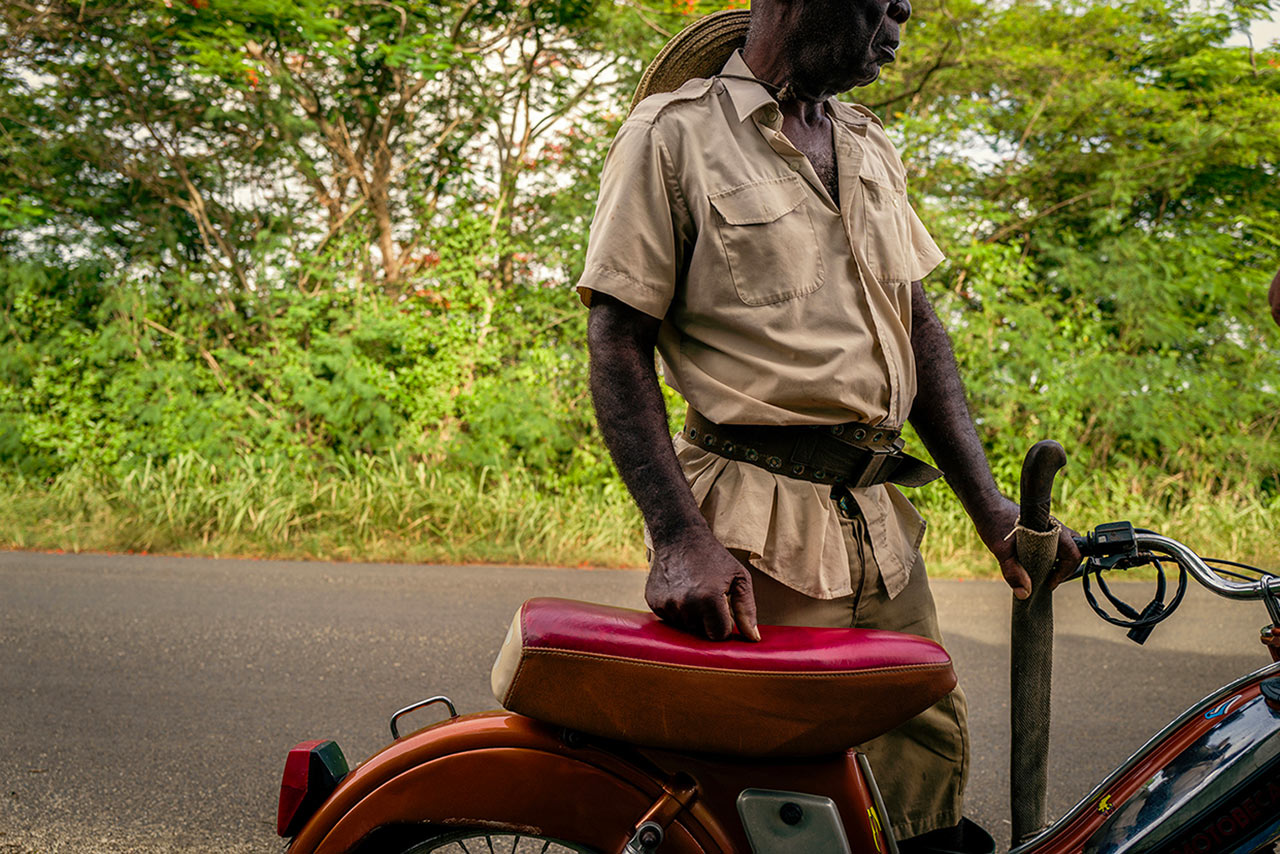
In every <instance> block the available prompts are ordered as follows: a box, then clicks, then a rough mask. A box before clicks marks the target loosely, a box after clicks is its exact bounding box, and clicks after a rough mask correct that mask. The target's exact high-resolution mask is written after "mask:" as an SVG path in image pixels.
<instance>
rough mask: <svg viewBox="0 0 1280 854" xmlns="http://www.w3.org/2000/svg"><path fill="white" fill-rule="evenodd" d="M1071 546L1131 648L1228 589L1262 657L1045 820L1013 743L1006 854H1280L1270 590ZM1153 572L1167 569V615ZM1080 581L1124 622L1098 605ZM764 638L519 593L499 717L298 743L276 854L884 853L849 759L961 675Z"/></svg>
mask: <svg viewBox="0 0 1280 854" xmlns="http://www.w3.org/2000/svg"><path fill="white" fill-rule="evenodd" d="M1047 445H1054V447H1055V448H1056V451H1055V452H1053V453H1056V454H1057V455H1061V448H1058V447H1056V444H1055V443H1041V444H1040V445H1038V446H1037V447H1036V448H1033V449H1032V452H1031V453H1030V454H1028V458H1027V462H1026V464H1025V466H1024V471H1023V484H1022V487H1023V518H1024V520H1029V519H1031V518H1032V517H1035V519H1036V520H1037V521H1036V522H1035V523H1033V524H1034V525H1035V527H1034V530H1044V529H1045V527H1046V526H1047V525H1048V524H1049V523H1050V522H1051V519H1050V517H1049V513H1048V496H1049V494H1050V491H1051V489H1052V482H1053V476H1054V472H1055V471H1056V469H1057V467H1058V466H1059V465H1060V464H1061V463H1056V464H1054V463H1049V462H1046V457H1045V454H1046V453H1048V452H1049V451H1051V450H1052V449H1047V448H1046V447H1042V446H1047ZM1052 455H1053V454H1052V453H1051V454H1050V456H1052ZM1062 462H1065V456H1063V457H1062ZM1077 545H1078V546H1079V547H1080V549H1081V553H1082V554H1083V555H1084V557H1085V558H1086V559H1087V561H1086V563H1085V564H1084V565H1083V567H1082V568H1081V569H1079V570H1077V572H1076V574H1075V576H1073V577H1074V578H1079V579H1081V580H1082V583H1083V586H1084V587H1085V592H1086V597H1087V598H1088V599H1089V601H1090V604H1091V605H1093V607H1094V609H1095V610H1096V611H1098V612H1099V613H1100V615H1102V616H1103V618H1104V619H1107V620H1108V621H1110V622H1113V623H1116V624H1117V625H1122V626H1125V627H1128V629H1129V633H1130V637H1131V638H1132V639H1134V640H1136V641H1137V642H1139V643H1141V642H1142V641H1144V640H1145V639H1146V636H1147V635H1149V634H1150V631H1151V629H1152V628H1154V626H1155V625H1156V624H1157V623H1158V622H1160V621H1162V620H1164V619H1166V618H1167V617H1168V616H1169V615H1170V614H1172V613H1173V611H1174V610H1175V609H1176V608H1177V606H1178V604H1179V603H1180V602H1181V600H1182V595H1183V594H1184V593H1185V590H1186V587H1187V581H1188V577H1190V578H1193V579H1194V580H1196V581H1197V582H1199V583H1200V584H1201V585H1203V586H1204V587H1206V588H1208V589H1209V590H1211V591H1212V592H1214V593H1216V594H1218V595H1220V596H1224V597H1227V598H1230V599H1248V600H1257V599H1261V600H1263V602H1264V603H1265V605H1266V608H1267V612H1268V616H1269V618H1270V619H1269V623H1268V625H1267V626H1265V627H1264V628H1263V629H1262V642H1263V644H1264V645H1265V646H1266V647H1267V649H1268V650H1269V651H1270V653H1271V657H1272V663H1271V664H1269V665H1267V666H1265V667H1262V668H1261V669H1259V670H1257V671H1255V672H1253V673H1249V674H1247V675H1244V676H1241V677H1240V678H1238V679H1235V680H1234V681H1231V682H1230V683H1228V684H1226V685H1224V686H1223V687H1222V688H1220V689H1218V690H1217V691H1214V692H1213V693H1212V694H1210V695H1209V696H1207V697H1205V698H1204V699H1203V700H1202V701H1200V702H1199V703H1197V704H1195V705H1194V706H1192V707H1191V708H1189V709H1187V710H1186V711H1185V712H1184V713H1183V714H1181V715H1179V716H1178V717H1177V718H1176V719H1174V720H1173V721H1172V722H1171V723H1169V725H1168V726H1166V727H1165V728H1164V729H1162V730H1161V731H1160V732H1159V733H1157V734H1156V735H1155V736H1154V737H1152V738H1151V739H1150V741H1148V742H1147V743H1146V744H1145V745H1144V746H1143V747H1141V748H1140V749H1139V750H1138V751H1137V752H1136V753H1134V754H1133V755H1132V756H1131V757H1129V759H1127V760H1126V761H1125V762H1124V763H1123V764H1121V765H1120V766H1119V767H1118V768H1117V769H1116V770H1115V771H1114V772H1113V773H1112V774H1110V775H1109V776H1108V777H1107V778H1106V779H1105V780H1103V781H1102V782H1101V783H1099V784H1098V785H1097V786H1096V787H1095V788H1094V789H1093V790H1092V791H1091V792H1090V794H1089V795H1088V796H1086V797H1085V798H1084V799H1082V800H1081V801H1080V802H1079V803H1078V804H1076V805H1075V806H1074V807H1073V808H1072V809H1070V810H1069V811H1068V812H1067V813H1066V814H1064V815H1063V816H1062V817H1060V818H1058V819H1057V820H1056V821H1053V822H1052V823H1047V821H1046V820H1044V814H1043V788H1044V787H1043V784H1042V781H1043V773H1044V772H1043V766H1042V764H1041V767H1040V768H1039V769H1038V770H1036V773H1038V774H1039V775H1041V784H1040V785H1039V786H1037V785H1036V784H1035V781H1034V779H1033V780H1032V781H1031V783H1030V784H1029V785H1026V786H1024V787H1023V793H1021V794H1020V793H1019V791H1018V790H1017V784H1018V780H1019V779H1020V778H1021V777H1025V776H1026V768H1027V765H1028V763H1027V759H1026V755H1027V753H1028V747H1027V746H1026V745H1022V746H1021V747H1020V746H1019V745H1018V744H1016V743H1015V745H1014V748H1015V749H1014V751H1013V753H1014V757H1013V760H1014V782H1015V792H1014V795H1013V798H1014V803H1013V805H1012V806H1013V812H1014V817H1015V822H1014V825H1015V838H1014V843H1015V844H1014V847H1013V848H1012V850H1011V852H1010V854H1074V852H1088V854H1139V852H1159V854H1219V852H1242V854H1253V852H1263V851H1272V850H1273V846H1274V845H1275V843H1276V842H1277V841H1280V578H1277V577H1275V576H1273V575H1270V574H1268V573H1263V572H1261V571H1259V570H1255V569H1254V568H1252V567H1243V568H1244V569H1248V570H1252V571H1253V574H1252V575H1246V574H1244V573H1242V572H1240V571H1239V570H1240V569H1241V568H1242V565H1240V564H1231V565H1230V566H1231V567H1232V568H1227V566H1226V565H1225V564H1226V563H1227V562H1223V561H1206V560H1205V559H1203V558H1201V557H1200V556H1199V555H1197V554H1196V553H1195V552H1194V551H1192V550H1191V549H1190V548H1188V547H1187V546H1185V545H1183V544H1182V543H1179V542H1177V541H1176V540H1173V539H1171V538H1169V537H1165V536H1162V535H1159V534H1157V533H1154V532H1152V531H1147V530H1142V529H1135V528H1134V527H1133V526H1132V525H1130V524H1129V523H1127V522H1120V523H1111V524H1106V525H1099V526H1097V527H1096V528H1095V529H1094V530H1093V531H1091V532H1089V533H1088V534H1087V535H1086V536H1084V537H1080V538H1078V539H1077ZM1020 554H1021V552H1020ZM1162 560H1164V561H1172V562H1173V563H1174V564H1176V565H1177V567H1178V568H1179V573H1180V574H1179V583H1178V587H1177V591H1176V593H1175V595H1174V598H1173V599H1172V600H1171V601H1170V602H1168V603H1167V604H1166V603H1165V602H1164V597H1165V596H1166V595H1167V589H1168V586H1167V584H1166V582H1165V575H1164V572H1163V566H1162V564H1161V561H1162ZM1147 565H1154V566H1155V567H1156V568H1157V570H1158V572H1159V576H1158V577H1159V581H1158V585H1157V595H1156V598H1155V599H1153V600H1152V603H1151V604H1150V605H1148V606H1147V607H1146V608H1144V609H1142V610H1141V611H1138V610H1137V609H1134V608H1132V607H1130V606H1129V605H1127V604H1126V603H1124V602H1122V601H1120V600H1119V599H1118V598H1117V597H1116V596H1115V595H1114V594H1113V593H1112V592H1111V590H1110V588H1108V587H1107V586H1106V583H1105V580H1104V573H1105V572H1110V571H1116V570H1123V569H1128V568H1132V567H1137V566H1147ZM1254 575H1257V576H1259V577H1254ZM1091 579H1092V580H1091ZM1095 584H1096V586H1097V587H1098V589H1099V590H1100V591H1101V592H1102V594H1103V596H1104V597H1105V598H1106V599H1107V601H1109V602H1111V603H1112V605H1113V606H1114V607H1115V608H1117V609H1118V610H1119V611H1120V612H1121V614H1122V615H1123V616H1122V617H1113V616H1111V615H1110V614H1108V613H1107V612H1106V611H1105V610H1104V609H1103V608H1102V607H1101V606H1100V605H1098V602H1097V597H1096V595H1095V594H1094V592H1093V586H1094V585H1095ZM1017 608H1018V605H1015V617H1014V627H1015V630H1016V629H1017V626H1018V622H1017V621H1018V616H1017ZM1042 622H1043V620H1042ZM1050 625H1051V621H1050ZM761 633H762V636H763V637H762V640H761V641H760V642H759V643H754V644H748V643H734V642H728V643H713V642H710V641H706V640H702V639H700V638H696V637H693V636H691V635H687V634H684V633H681V632H679V631H676V630H675V629H673V628H671V627H669V626H666V625H665V624H663V623H661V622H660V621H659V620H658V619H657V618H656V617H654V616H652V615H650V614H646V613H641V612H637V611H629V610H626V609H620V608H613V607H608V606H603V605H592V604H588V603H582V602H573V601H569V600H560V599H533V600H530V601H528V602H526V603H525V604H524V605H523V606H522V607H521V609H520V610H519V612H518V613H517V614H516V617H515V619H514V621H513V623H512V627H511V630H510V631H509V632H508V635H507V639H506V641H505V642H504V644H503V647H502V650H501V651H500V652H499V655H498V659H497V661H496V662H495V664H494V669H493V678H492V681H493V688H494V693H495V695H496V696H497V697H498V698H499V700H500V702H501V703H502V705H503V706H504V710H503V711H493V712H483V713H479V714H469V715H459V714H458V712H457V710H456V709H455V707H454V705H453V703H452V702H451V701H450V700H449V699H448V698H447V697H444V696H436V697H431V698H429V699H426V700H422V701H421V702H418V703H414V704H412V705H410V706H407V707H405V708H402V709H400V710H398V711H396V712H395V713H394V714H393V715H392V717H391V722H390V730H391V736H392V743H391V744H389V745H388V746H387V747H385V748H383V749H382V750H380V751H379V752H378V753H376V754H375V755H374V756H372V757H370V758H369V759H368V760H366V761H365V762H363V763H361V764H360V765H359V766H358V767H356V768H354V769H349V768H348V764H347V761H346V759H345V757H344V756H343V754H342V751H341V748H340V747H339V746H338V745H337V744H336V742H334V741H332V740H316V741H306V742H302V743H300V744H298V745H297V746H295V747H294V748H293V749H292V750H290V751H289V754H288V756H287V759H286V762H285V769H284V774H283V778H282V782H281V787H280V797H279V804H278V824H277V830H278V832H279V834H280V835H281V836H283V837H285V838H287V839H291V840H292V841H291V843H290V844H289V846H288V851H289V854H331V852H332V853H333V854H336V852H348V854H427V852H451V854H476V853H477V852H481V851H483V852H490V854H492V852H499V853H500V854H524V852H537V854H569V852H577V853H578V854H655V852H662V854H694V852H700V853H701V854H711V852H721V853H722V854H728V853H729V852H743V854H746V852H753V854H783V852H822V854H826V852H830V854H853V852H857V854H898V845H897V841H896V840H895V838H894V836H893V832H892V830H891V828H890V827H889V825H888V822H887V820H886V811H885V805H884V803H883V800H882V798H881V796H880V792H879V789H878V788H877V786H876V782H875V776H874V773H873V769H872V768H871V765H870V763H869V762H868V761H867V758H866V757H865V756H864V755H862V754H861V753H858V752H857V751H856V750H851V749H849V745H854V744H859V743H861V742H864V741H866V740H868V739H870V738H873V737H875V736H877V735H880V734H882V733H884V732H887V731H888V730H890V729H892V728H893V727H895V726H897V725H898V724H900V723H902V722H905V721H906V720H908V719H910V718H911V717H913V716H914V715H916V714H918V713H919V712H921V711H923V710H924V709H926V708H928V707H929V706H930V705H932V704H933V703H934V702H936V701H937V700H939V699H941V698H942V697H943V696H945V695H946V694H947V693H948V692H949V691H950V690H951V689H952V688H953V687H954V685H955V681H956V679H955V674H954V671H953V670H952V667H951V661H950V658H949V657H948V656H947V654H946V652H945V651H944V650H943V649H942V648H941V647H939V646H938V645H936V644H934V643H932V642H930V641H928V640H925V639H923V638H919V637H915V636H911V635H902V634H897V633H894V632H884V631H874V630H863V629H817V628H801V627H761ZM1024 670H1025V668H1024ZM1018 671H1019V666H1018V663H1017V662H1016V661H1015V662H1014V683H1015V696H1014V703H1013V705H1014V709H1013V714H1014V730H1015V732H1014V737H1015V740H1016V739H1017V738H1018V737H1019V735H1018V729H1019V725H1018V721H1019V717H1018V715H1019V708H1018V704H1019V703H1020V702H1025V701H1020V700H1019V697H1018V693H1017V690H1016V689H1017V685H1018V681H1019V678H1023V677H1019V673H1018ZM1024 676H1025V674H1024ZM1045 687H1047V686H1045ZM1042 696H1044V697H1046V698H1047V693H1044V694H1042ZM430 707H441V708H443V709H445V710H447V712H448V718H447V719H445V720H443V721H441V722H438V723H435V724H433V725H430V726H426V727H424V728H422V729H419V730H417V731H415V732H412V733H408V734H403V733H401V731H400V725H401V722H402V721H403V720H404V718H405V717H406V716H407V715H410V714H413V713H415V712H419V711H421V710H423V709H427V708H430ZM1023 720H1024V721H1025V720H1026V718H1025V715H1024V717H1023ZM1024 728H1025V724H1024ZM1042 743H1043V742H1041V743H1039V744H1042ZM1032 747H1033V749H1032V752H1035V749H1040V752H1041V753H1043V750H1042V749H1041V748H1039V746H1038V745H1037V744H1035V743H1033V745H1032ZM1020 756H1021V757H1022V758H1021V759H1020V758H1019V757H1020ZM1037 758H1039V759H1041V760H1042V759H1043V757H1042V756H1040V757H1033V760H1035V759H1037ZM1019 762H1021V763H1022V765H1019ZM1030 764H1031V765H1032V766H1034V765H1035V764H1036V763H1035V761H1032V762H1031V763H1030ZM1032 776H1033V777H1034V776H1035V775H1034V774H1033V775H1032ZM1036 799H1039V800H1040V804H1039V805H1037V804H1035V803H1034V801H1035V800H1036ZM1029 803H1030V805H1031V808H1030V809H1028V804H1029ZM1020 813H1021V815H1022V827H1021V828H1019V821H1018V818H1019V814H1020ZM1028 822H1030V825H1028Z"/></svg>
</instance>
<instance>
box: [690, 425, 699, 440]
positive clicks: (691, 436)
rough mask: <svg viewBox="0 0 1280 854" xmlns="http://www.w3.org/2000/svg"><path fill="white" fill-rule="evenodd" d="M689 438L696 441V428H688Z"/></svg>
mask: <svg viewBox="0 0 1280 854" xmlns="http://www.w3.org/2000/svg"><path fill="white" fill-rule="evenodd" d="M689 438H690V439H697V438H698V428H697V427H690V428H689Z"/></svg>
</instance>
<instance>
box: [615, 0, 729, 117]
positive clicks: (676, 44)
mask: <svg viewBox="0 0 1280 854" xmlns="http://www.w3.org/2000/svg"><path fill="white" fill-rule="evenodd" d="M750 23H751V12H750V11H749V10H747V9H725V10H723V11H720V12H712V13H711V14H710V15H707V16H706V17H705V18H699V19H698V20H696V21H694V22H693V23H692V24H690V25H689V26H687V27H685V28H684V29H683V30H681V31H680V32H678V33H676V36H675V38H673V39H672V40H671V41H669V42H667V45H666V47H664V48H663V49H662V50H661V51H659V53H658V57H657V58H656V59H655V60H654V61H653V62H652V63H651V64H650V65H649V67H648V68H647V69H645V72H644V77H642V78H640V85H639V86H638V87H637V88H636V94H635V97H633V98H632V99H631V109H633V110H634V109H635V107H636V104H639V103H640V102H641V101H643V100H644V99H645V98H647V97H648V96H650V95H656V94H657V93H659V92H674V91H675V90H676V89H679V88H680V87H681V86H683V85H684V84H685V82H686V81H688V80H692V79H693V78H695V77H712V76H714V75H716V74H719V73H720V70H721V69H722V68H724V64H725V63H726V62H727V61H728V60H729V57H730V56H731V55H732V54H733V52H734V51H735V50H737V49H738V48H740V47H742V46H743V45H744V44H746V43H747V27H748V26H749V25H750Z"/></svg>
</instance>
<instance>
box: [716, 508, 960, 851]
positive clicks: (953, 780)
mask: <svg viewBox="0 0 1280 854" xmlns="http://www.w3.org/2000/svg"><path fill="white" fill-rule="evenodd" d="M850 506H852V502H842V510H841V527H842V529H843V532H844V535H845V537H846V545H848V547H849V548H848V550H849V573H850V576H851V578H852V581H853V591H854V592H853V594H852V595H850V596H845V597H842V598H839V599H813V598H810V597H808V596H805V595H804V594H803V593H798V592H796V591H795V590H792V589H791V588H790V587H787V586H786V585H784V584H781V583H780V582H778V581H775V580H774V579H773V578H771V577H769V576H768V575H765V574H764V573H762V572H760V571H759V570H757V569H756V568H755V567H752V566H751V565H750V564H747V567H748V569H749V570H750V571H751V581H752V583H753V584H754V589H755V599H756V614H757V619H758V620H759V622H760V624H761V625H772V626H820V627H828V628H866V629H887V630H890V631H896V632H907V633H909V634H913V635H919V636H921V637H926V638H929V639H930V640H932V641H935V642H938V643H941V642H942V635H941V632H940V631H939V630H938V615H937V611H936V609H935V607H934V604H933V593H932V592H931V591H930V590H929V579H928V576H927V575H926V574H925V569H924V560H923V559H921V558H917V559H916V562H915V565H914V566H913V567H912V568H911V579H910V581H909V582H908V584H907V587H906V589H904V590H903V591H902V592H901V593H899V594H898V595H897V596H896V597H894V598H893V599H890V598H889V596H888V594H887V593H886V592H885V587H884V582H883V581H882V580H881V578H880V570H879V567H878V566H877V565H876V562H875V559H874V557H873V555H872V553H871V542H870V540H869V539H868V537H867V532H866V524H865V522H864V521H863V519H862V516H861V515H858V514H857V511H856V508H855V509H854V512H853V514H849V513H847V512H846V509H845V508H848V507H850ZM737 557H738V559H739V560H743V558H744V556H743V555H741V554H739V555H737ZM743 562H744V563H746V561H745V560H743ZM967 716H968V710H967V708H966V705H965V699H964V692H963V691H961V690H960V688H959V687H957V688H956V689H955V690H954V691H952V692H951V693H950V694H948V695H947V696H946V697H944V698H943V699H942V700H940V701H938V703H937V704H935V705H934V706H932V707H931V708H929V709H926V710H925V711H924V712H922V713H921V714H920V715H918V716H917V717H915V718H913V719H911V720H910V721H908V722H907V723H905V724H903V725H902V726H900V727H898V728H897V729H895V730H893V731H892V732H889V733H886V734H885V735H882V736H880V737H879V738H876V739H873V740H872V741H869V742H867V743H865V744H861V745H858V747H857V750H858V751H859V752H861V753H865V754H866V756H867V758H868V759H869V760H870V761H871V768H872V771H873V772H874V773H875V777H876V783H877V784H878V785H879V787H880V792H881V793H882V794H883V795H884V801H885V807H886V809H887V810H888V812H889V822H890V824H891V825H892V826H893V832H894V835H895V836H896V837H897V838H898V839H908V838H910V837H912V836H918V835H920V834H922V833H927V832H929V831H930V830H935V829H937V828H942V827H951V826H954V825H956V824H958V823H959V822H960V817H961V808H962V806H963V801H964V786H965V782H966V780H967V778H968V776H969V730H968V725H967Z"/></svg>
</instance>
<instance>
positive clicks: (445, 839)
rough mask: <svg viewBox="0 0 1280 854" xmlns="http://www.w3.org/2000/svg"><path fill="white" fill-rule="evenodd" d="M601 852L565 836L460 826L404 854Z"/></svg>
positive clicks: (584, 853)
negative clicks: (561, 837) (547, 835)
mask: <svg viewBox="0 0 1280 854" xmlns="http://www.w3.org/2000/svg"><path fill="white" fill-rule="evenodd" d="M490 852H493V854H597V852H596V850H595V849H593V848H585V847H583V846H581V845H578V844H576V843H573V842H566V841H565V840H563V839H550V838H548V837H545V836H531V835H529V834H527V833H504V832H501V831H498V832H495V831H490V830H459V831H451V832H449V833H445V834H443V835H441V836H434V837H432V838H431V839H427V840H425V841H423V842H419V843H418V844H417V845H414V846H412V847H411V848H409V849H407V850H406V851H404V852H403V854H490Z"/></svg>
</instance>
